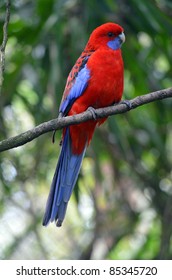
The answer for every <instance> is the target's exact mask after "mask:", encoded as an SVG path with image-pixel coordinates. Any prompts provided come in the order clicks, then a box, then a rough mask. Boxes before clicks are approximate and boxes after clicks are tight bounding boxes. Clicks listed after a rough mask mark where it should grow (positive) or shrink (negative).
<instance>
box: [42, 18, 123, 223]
mask: <svg viewBox="0 0 172 280" xmlns="http://www.w3.org/2000/svg"><path fill="white" fill-rule="evenodd" d="M124 39H125V36H124V33H123V28H122V27H121V26H119V25H118V24H114V23H106V24H103V25H101V26H99V27H98V28H96V29H95V30H94V31H93V33H92V34H91V36H90V38H89V41H88V43H87V45H86V47H85V49H84V51H83V52H82V54H81V56H80V57H79V58H78V60H77V61H76V63H75V65H74V67H73V68H72V70H71V72H70V74H69V76H68V79H67V83H66V87H65V90H64V94H63V98H62V102H61V105H60V110H59V111H60V115H61V116H66V115H68V116H72V115H75V114H79V113H82V112H84V111H86V110H87V109H88V108H89V107H93V108H95V109H96V108H102V107H106V106H110V105H112V104H114V103H117V102H119V101H120V100H121V97H122V92H123V60H122V56H121V50H120V47H121V44H122V43H123V42H124ZM105 120H106V118H104V119H96V120H90V121H87V122H85V123H81V124H78V125H73V126H70V127H69V128H65V129H63V141H62V149H61V153H60V156H59V160H58V163H57V167H56V171H55V174H54V178H53V182H52V185H51V190H50V193H49V197H48V200H47V205H46V210H45V215H44V220H43V225H47V224H48V223H49V222H50V221H51V222H52V221H54V220H55V221H56V225H57V226H61V225H62V222H63V220H64V217H65V213H66V209H67V204H68V201H69V199H70V196H71V194H72V191H73V188H74V186H75V183H76V180H77V177H78V174H79V170H80V167H81V163H82V159H83V156H84V154H85V150H86V146H87V145H88V144H89V143H90V141H91V139H92V136H93V132H94V129H95V127H96V125H100V124H102V123H103V122H104V121H105Z"/></svg>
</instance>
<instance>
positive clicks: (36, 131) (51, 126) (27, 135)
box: [0, 88, 172, 152]
mask: <svg viewBox="0 0 172 280" xmlns="http://www.w3.org/2000/svg"><path fill="white" fill-rule="evenodd" d="M169 97H172V88H168V89H163V90H159V91H155V92H151V93H148V94H145V95H141V96H138V97H136V98H134V99H132V100H130V104H131V109H130V108H129V107H128V106H126V104H123V103H121V104H120V103H119V104H117V105H113V106H109V107H106V108H100V109H96V110H95V112H96V116H97V119H101V118H105V117H108V116H111V115H117V114H122V113H125V112H127V111H129V110H132V109H135V108H137V107H139V106H142V105H144V104H147V103H151V102H154V101H156V100H161V99H165V98H169ZM92 119H93V115H92V113H91V112H90V111H89V110H87V111H85V112H84V113H81V114H78V115H74V116H70V117H68V116H67V117H63V118H57V119H53V120H50V121H48V122H44V123H42V124H40V125H38V126H36V127H34V128H33V129H30V130H28V131H26V132H24V133H21V134H19V135H17V136H14V137H11V138H9V139H6V140H3V141H1V142H0V152H2V151H6V150H9V149H13V148H16V147H19V146H22V145H24V144H26V143H28V142H30V141H32V140H33V139H35V138H37V137H39V136H40V135H42V134H44V133H47V132H49V131H52V130H59V129H61V128H64V127H66V126H69V125H74V124H79V123H82V122H85V121H88V120H92Z"/></svg>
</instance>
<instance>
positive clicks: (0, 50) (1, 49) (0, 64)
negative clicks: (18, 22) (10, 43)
mask: <svg viewBox="0 0 172 280" xmlns="http://www.w3.org/2000/svg"><path fill="white" fill-rule="evenodd" d="M10 6H11V1H10V0H7V1H6V13H5V20H4V25H3V39H2V44H1V46H0V91H1V87H2V83H3V74H4V70H5V48H6V44H7V40H8V24H9V20H10Z"/></svg>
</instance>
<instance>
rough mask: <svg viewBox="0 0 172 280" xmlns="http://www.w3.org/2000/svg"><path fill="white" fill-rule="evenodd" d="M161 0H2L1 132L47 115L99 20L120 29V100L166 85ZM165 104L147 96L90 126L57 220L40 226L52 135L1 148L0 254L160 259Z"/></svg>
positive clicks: (171, 138)
mask: <svg viewBox="0 0 172 280" xmlns="http://www.w3.org/2000/svg"><path fill="white" fill-rule="evenodd" d="M3 2H4V3H1V4H0V8H1V10H2V12H3V14H4V13H5V1H3ZM114 2H115V3H114ZM170 8H171V3H170V1H167V0H166V1H165V0H164V1H161V0H151V1H148V0H145V1H136V0H132V1H126V0H121V1H113V0H108V1H106V0H101V1H90V0H88V1H79V0H76V1H74V0H67V1H62V0H44V1H42V0H40V1H28V0H21V1H17V0H15V1H12V7H11V19H10V24H9V29H8V37H9V39H8V44H7V48H6V69H5V74H4V83H3V88H2V93H1V96H0V139H1V140H2V139H4V138H7V137H10V136H13V135H16V134H18V133H21V132H23V131H25V130H27V129H30V128H31V127H33V126H35V125H37V124H39V123H41V122H44V121H47V120H49V119H51V118H54V117H55V116H57V113H58V107H59V104H60V100H61V96H62V93H63V89H64V86H65V81H66V77H67V75H68V73H69V71H70V69H71V67H72V65H73V64H74V62H75V60H76V59H77V57H78V56H79V54H80V53H81V51H82V49H83V48H84V45H85V43H86V42H87V39H88V37H89V34H90V33H91V31H92V30H93V29H94V28H95V27H97V26H98V25H100V24H102V23H104V22H108V21H113V22H118V23H119V24H121V25H122V26H123V27H124V29H125V34H126V42H125V44H124V45H123V49H122V51H123V58H124V63H125V90H124V98H127V99H130V98H133V97H135V96H137V95H141V94H145V93H147V92H151V91H155V90H159V89H162V88H167V87H170V86H171V84H172V76H171V73H172V66H171V61H172V52H171V43H172V40H171V38H172V18H171V12H170ZM3 21H4V18H3V16H2V15H1V17H0V23H1V30H2V26H3ZM0 40H1V41H2V33H1V34H0ZM171 110H172V100H170V99H168V100H164V101H158V102H154V103H153V104H149V105H146V106H143V107H139V108H138V109H136V110H133V111H131V112H129V113H127V114H123V115H118V116H114V117H110V118H109V119H108V122H107V123H106V124H104V125H103V126H102V127H100V128H98V129H97V131H96V133H95V136H94V139H93V141H92V143H91V145H90V147H89V148H88V151H87V154H86V157H85V159H84V161H83V166H82V170H81V174H80V177H79V180H78V184H77V186H76V187H75V193H74V195H73V196H72V199H71V201H70V204H69V207H68V211H67V215H66V220H65V222H64V224H63V227H62V228H60V229H57V228H56V227H55V226H54V225H50V226H49V227H47V228H44V227H42V225H41V221H42V216H43V211H44V208H45V203H46V199H47V195H48V192H49V187H50V184H51V180H52V177H53V173H54V170H55V166H56V162H57V158H58V155H59V145H58V143H59V141H60V133H59V132H57V133H56V142H55V144H54V145H52V142H51V136H52V134H51V133H49V134H46V135H44V136H41V137H40V138H38V139H37V140H34V141H33V142H31V143H29V144H27V145H25V146H23V147H20V148H17V149H14V150H11V151H8V152H4V153H2V154H0V215H1V223H0V258H1V259H54V258H56V259H90V258H91V259H171V258H172V244H171V240H172V239H171V234H172V223H171V220H172V206H171V205H172V170H171V166H172V114H171Z"/></svg>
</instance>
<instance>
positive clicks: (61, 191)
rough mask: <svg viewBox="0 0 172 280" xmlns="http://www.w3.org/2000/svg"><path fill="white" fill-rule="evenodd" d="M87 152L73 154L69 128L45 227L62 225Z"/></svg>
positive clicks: (52, 186)
mask: <svg viewBox="0 0 172 280" xmlns="http://www.w3.org/2000/svg"><path fill="white" fill-rule="evenodd" d="M85 150H86V146H85V149H84V150H83V152H82V153H81V154H80V155H75V154H73V153H72V148H71V139H70V133H69V128H67V129H66V133H65V136H64V140H63V145H62V149H61V153H60V157H59V160H58V163H57V166H56V171H55V174H54V178H53V181H52V184H51V189H50V193H49V196H48V200H47V204H46V209H45V214H44V218H43V225H44V226H46V225H48V223H49V222H53V221H55V222H56V225H57V226H58V227H59V226H61V225H62V222H63V220H64V217H65V214H66V209H67V205H68V202H69V199H70V196H71V194H72V191H73V188H74V186H75V183H76V180H77V178H78V174H79V171H80V168H81V163H82V159H83V157H84V154H85Z"/></svg>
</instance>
